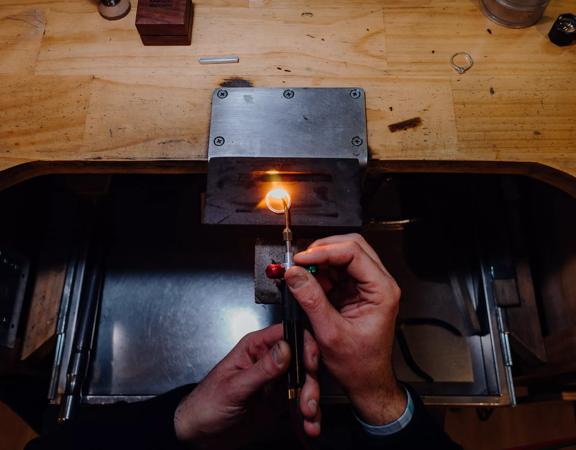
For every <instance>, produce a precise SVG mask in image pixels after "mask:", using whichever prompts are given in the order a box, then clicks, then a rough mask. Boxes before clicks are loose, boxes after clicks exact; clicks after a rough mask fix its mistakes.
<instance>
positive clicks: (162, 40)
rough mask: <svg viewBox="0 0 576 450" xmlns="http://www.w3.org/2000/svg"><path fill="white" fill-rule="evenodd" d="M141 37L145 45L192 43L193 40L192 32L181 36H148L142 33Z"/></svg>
mask: <svg viewBox="0 0 576 450" xmlns="http://www.w3.org/2000/svg"><path fill="white" fill-rule="evenodd" d="M140 38H141V39H142V43H143V44H144V45H190V43H191V42H192V36H191V34H187V35H181V36H171V35H166V36H148V35H144V34H141V35H140Z"/></svg>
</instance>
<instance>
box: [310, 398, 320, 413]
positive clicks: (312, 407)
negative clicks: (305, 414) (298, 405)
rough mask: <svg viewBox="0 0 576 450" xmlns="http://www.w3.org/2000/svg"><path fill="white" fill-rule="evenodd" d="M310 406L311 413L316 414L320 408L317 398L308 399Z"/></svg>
mask: <svg viewBox="0 0 576 450" xmlns="http://www.w3.org/2000/svg"><path fill="white" fill-rule="evenodd" d="M308 408H310V413H311V414H312V415H313V416H315V415H316V411H317V410H318V403H317V402H316V400H308Z"/></svg>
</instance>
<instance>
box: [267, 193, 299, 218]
mask: <svg viewBox="0 0 576 450" xmlns="http://www.w3.org/2000/svg"><path fill="white" fill-rule="evenodd" d="M271 192H272V191H270V192H268V193H267V194H266V197H264V201H265V202H266V206H267V207H268V209H269V210H270V211H272V212H273V213H274V214H284V212H285V209H284V208H282V209H278V208H275V207H273V206H272V202H271V201H270V193H271ZM275 200H280V201H281V202H282V204H283V205H286V208H287V209H290V206H292V199H291V198H290V196H289V195H288V197H286V198H283V199H275Z"/></svg>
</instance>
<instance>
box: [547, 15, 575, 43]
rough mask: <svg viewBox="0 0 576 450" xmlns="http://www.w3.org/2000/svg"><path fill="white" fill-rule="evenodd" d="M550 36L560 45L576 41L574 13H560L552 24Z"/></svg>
mask: <svg viewBox="0 0 576 450" xmlns="http://www.w3.org/2000/svg"><path fill="white" fill-rule="evenodd" d="M548 37H549V38H550V40H551V41H552V42H553V43H554V44H556V45H558V46H560V47H564V46H565V45H570V44H571V43H572V42H574V41H576V16H575V15H574V14H560V15H559V16H558V18H557V19H556V21H555V22H554V25H552V28H551V29H550V32H549V33H548Z"/></svg>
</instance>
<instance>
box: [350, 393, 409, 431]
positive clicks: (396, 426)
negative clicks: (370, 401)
mask: <svg viewBox="0 0 576 450" xmlns="http://www.w3.org/2000/svg"><path fill="white" fill-rule="evenodd" d="M404 390H405V391H406V408H405V409H404V412H403V413H402V415H401V416H400V417H398V419H396V420H395V421H394V422H390V423H387V424H384V425H370V424H369V423H366V422H364V421H363V420H362V419H360V418H359V417H358V416H357V415H356V414H354V415H355V416H356V420H358V422H360V425H362V428H363V429H364V431H365V432H366V433H368V434H369V435H370V436H380V437H382V436H389V435H391V434H395V433H398V432H399V431H401V430H403V429H404V428H406V427H407V426H408V424H409V423H410V421H411V420H412V416H413V415H414V401H413V400H412V396H411V395H410V392H409V391H408V389H406V388H404Z"/></svg>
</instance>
